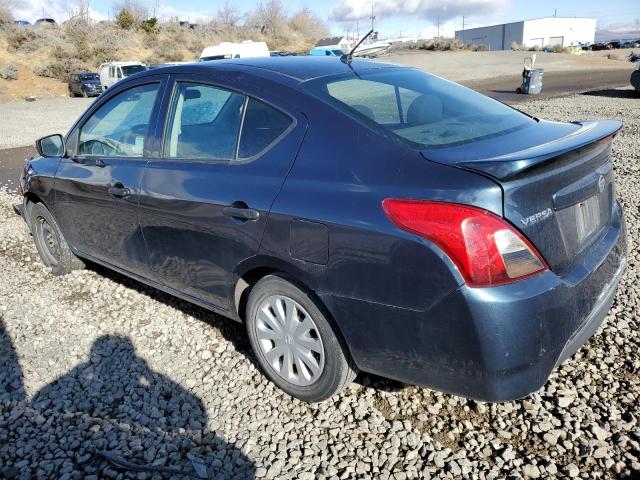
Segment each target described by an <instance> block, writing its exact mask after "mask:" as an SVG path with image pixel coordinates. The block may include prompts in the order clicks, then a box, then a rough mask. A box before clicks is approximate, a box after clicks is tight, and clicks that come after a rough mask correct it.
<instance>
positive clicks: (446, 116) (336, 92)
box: [303, 68, 535, 149]
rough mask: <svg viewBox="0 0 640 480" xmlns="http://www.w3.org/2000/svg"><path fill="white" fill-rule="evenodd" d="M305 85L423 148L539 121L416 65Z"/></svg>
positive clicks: (362, 119) (474, 138)
mask: <svg viewBox="0 0 640 480" xmlns="http://www.w3.org/2000/svg"><path fill="white" fill-rule="evenodd" d="M303 86H304V88H305V89H306V90H307V91H308V92H309V93H311V94H312V95H314V96H316V97H319V98H320V99H322V100H324V101H325V102H327V103H329V104H330V105H332V106H333V107H334V108H337V109H338V110H341V111H343V112H345V113H346V114H348V115H350V116H352V117H354V118H356V119H357V120H359V121H360V122H361V123H365V124H367V125H370V126H373V127H376V128H379V129H382V130H383V131H384V132H385V133H389V134H392V135H393V136H395V137H397V138H399V139H400V140H402V141H403V142H405V143H408V144H410V145H411V146H412V147H414V148H420V149H424V148H434V147H445V146H453V145H460V144H463V143H469V142H474V141H477V140H481V139H484V138H487V137H492V136H497V135H501V134H505V133H507V132H511V131H513V130H516V129H520V128H524V127H526V126H528V125H531V124H532V123H534V122H535V120H533V119H532V118H530V117H527V116H526V115H524V114H522V113H520V112H518V111H516V110H514V109H512V108H510V107H507V106H506V105H503V104H502V103H500V102H497V101H495V100H492V99H490V98H488V97H486V96H484V95H481V94H479V93H477V92H474V91H473V90H470V89H468V88H465V87H462V86H461V85H457V84H455V83H452V82H449V81H447V80H444V79H442V78H439V77H436V76H433V75H430V74H427V73H424V72H421V71H419V70H414V69H410V68H389V69H387V68H385V69H379V70H373V71H371V70H370V71H365V72H362V73H359V72H357V73H356V74H355V75H354V74H351V73H348V74H340V75H334V76H328V77H321V78H317V79H314V80H310V81H307V82H305V83H304V84H303Z"/></svg>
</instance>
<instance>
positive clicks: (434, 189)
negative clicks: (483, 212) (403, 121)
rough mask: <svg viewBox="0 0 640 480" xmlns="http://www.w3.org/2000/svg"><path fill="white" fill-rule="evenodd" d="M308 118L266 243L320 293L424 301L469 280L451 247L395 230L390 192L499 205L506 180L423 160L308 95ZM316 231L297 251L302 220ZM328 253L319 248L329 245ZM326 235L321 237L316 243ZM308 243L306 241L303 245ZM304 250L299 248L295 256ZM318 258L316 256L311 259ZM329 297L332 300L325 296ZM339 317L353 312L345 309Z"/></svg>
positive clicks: (402, 303) (406, 305) (412, 305)
mask: <svg viewBox="0 0 640 480" xmlns="http://www.w3.org/2000/svg"><path fill="white" fill-rule="evenodd" d="M306 101H307V102H308V104H307V105H306V106H305V108H306V109H305V111H306V112H308V117H309V127H308V131H307V135H306V136H305V139H304V141H303V144H302V147H301V150H300V152H299V154H298V157H297V160H296V162H295V164H294V166H293V168H292V171H291V172H290V174H289V176H288V177H287V179H286V181H285V184H284V186H283V189H282V191H281V193H280V195H279V196H278V198H277V199H276V201H275V203H274V205H273V207H272V209H271V213H270V217H269V223H268V225H267V229H266V231H265V235H264V238H263V242H262V253H263V254H265V255H270V256H274V257H277V258H281V259H282V260H285V261H286V262H288V263H289V264H290V265H292V267H293V268H295V269H296V271H297V272H300V273H299V274H300V275H302V278H300V280H301V281H303V282H304V283H305V284H307V286H309V287H310V288H312V289H313V290H314V291H315V292H316V293H317V294H318V295H319V296H321V297H323V298H327V299H330V298H331V297H344V298H353V299H358V300H364V301H367V302H373V303H380V304H385V305H391V306H394V307H398V308H403V309H410V310H416V311H425V310H427V309H428V308H430V306H432V305H433V304H434V303H436V302H438V300H439V299H441V298H444V297H445V296H446V295H448V294H449V293H450V292H452V291H454V290H456V289H457V288H458V286H459V285H460V284H461V283H462V279H461V277H460V275H459V274H458V273H457V270H456V269H455V268H454V267H453V264H452V263H451V262H450V260H449V259H448V257H446V255H444V254H443V252H442V251H441V250H440V249H439V248H437V247H436V246H434V245H433V244H431V243H430V242H428V241H425V240H423V239H421V238H419V237H417V236H415V235H412V234H410V233H407V232H404V231H400V230H398V229H397V228H396V227H395V226H394V225H393V224H392V223H391V221H390V220H389V219H388V218H387V217H386V215H385V213H384V211H383V209H382V206H381V204H382V201H383V200H384V199H385V198H389V197H393V198H413V199H430V200H441V201H449V202H458V203H464V204H471V205H476V206H479V207H482V208H486V209H487V210H490V211H493V212H495V213H497V214H501V213H502V193H501V190H500V187H499V186H498V185H497V184H496V183H495V182H493V181H492V180H489V179H487V178H485V177H482V176H480V175H477V174H474V173H471V172H467V171H463V170H460V169H456V168H453V167H449V166H443V165H438V164H435V163H432V162H429V161H427V160H425V159H424V158H423V157H422V156H421V155H420V154H419V153H418V152H416V151H413V150H411V149H409V148H407V147H405V146H404V145H403V144H401V143H399V142H397V141H395V140H392V139H389V138H387V137H384V136H381V135H380V134H378V133H377V132H374V131H372V130H369V129H368V128H367V127H364V126H360V125H359V124H358V123H357V122H355V121H354V120H353V119H351V118H349V117H346V116H345V115H343V114H341V113H339V112H337V111H334V110H332V109H330V108H329V107H327V106H325V105H324V104H323V103H321V102H319V101H315V100H314V99H307V100H306ZM300 220H303V221H308V222H314V223H316V224H319V225H323V226H326V231H327V233H326V238H327V240H326V241H325V240H324V239H325V233H324V232H325V230H324V229H322V228H312V229H309V228H305V229H303V231H304V232H317V236H313V235H311V236H309V237H308V238H307V239H305V238H304V237H303V238H302V241H303V242H304V241H307V242H310V243H314V242H315V243H316V245H315V246H314V247H313V248H309V249H307V250H309V251H311V252H312V253H313V255H312V256H311V257H307V258H300V256H299V255H296V254H295V252H296V251H299V250H300V248H301V246H300V245H299V244H293V245H292V241H293V242H299V241H300V240H299V238H300V237H299V235H298V236H296V233H298V232H299V230H300V229H299V228H295V227H294V230H293V231H292V225H295V222H297V221H300ZM322 242H326V243H327V245H326V249H327V255H326V262H323V261H322V260H317V259H322V258H323V256H322V255H321V252H319V251H318V250H319V249H320V248H325V247H323V246H322ZM318 243H320V246H319V245H318ZM302 250H303V251H304V250H305V249H304V248H303V249H302ZM296 257H297V258H296ZM314 259H316V260H315V261H314ZM327 302H328V303H330V300H327ZM337 321H339V322H340V321H348V319H338V320H337Z"/></svg>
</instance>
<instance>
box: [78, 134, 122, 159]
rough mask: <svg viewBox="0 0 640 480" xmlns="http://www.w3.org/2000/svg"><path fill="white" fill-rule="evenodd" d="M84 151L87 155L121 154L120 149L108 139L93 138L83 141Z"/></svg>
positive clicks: (107, 155) (105, 155)
mask: <svg viewBox="0 0 640 480" xmlns="http://www.w3.org/2000/svg"><path fill="white" fill-rule="evenodd" d="M82 150H83V153H85V154H87V155H95V156H100V157H109V156H113V155H114V154H119V153H120V149H119V148H118V147H117V146H116V145H114V144H113V143H111V142H109V140H108V139H100V140H98V139H95V138H94V139H91V140H87V141H86V142H83V143H82Z"/></svg>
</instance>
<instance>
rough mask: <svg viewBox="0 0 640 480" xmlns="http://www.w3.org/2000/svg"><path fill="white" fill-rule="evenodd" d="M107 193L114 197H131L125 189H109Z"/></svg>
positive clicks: (129, 192) (129, 191)
mask: <svg viewBox="0 0 640 480" xmlns="http://www.w3.org/2000/svg"><path fill="white" fill-rule="evenodd" d="M109 193H110V194H111V195H113V196H114V197H118V198H124V197H128V196H129V195H131V190H129V189H128V188H126V187H109Z"/></svg>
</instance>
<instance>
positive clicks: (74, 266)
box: [27, 203, 84, 275]
mask: <svg viewBox="0 0 640 480" xmlns="http://www.w3.org/2000/svg"><path fill="white" fill-rule="evenodd" d="M27 212H28V215H29V225H30V226H31V233H32V234H33V240H34V242H35V244H36V249H37V250H38V254H39V255H40V259H41V260H42V263H44V264H45V265H46V266H47V267H50V268H51V272H52V273H53V274H54V275H65V274H67V273H69V272H71V271H73V270H79V269H81V268H84V263H83V262H82V260H80V259H79V258H78V257H76V256H75V255H74V254H73V252H71V249H70V248H69V244H68V243H67V241H66V240H65V239H64V237H63V236H62V232H61V231H60V227H58V224H57V222H56V221H55V219H54V218H53V215H51V212H49V210H47V207H45V206H44V205H43V204H42V203H35V204H32V205H30V206H29V207H28V209H27Z"/></svg>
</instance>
